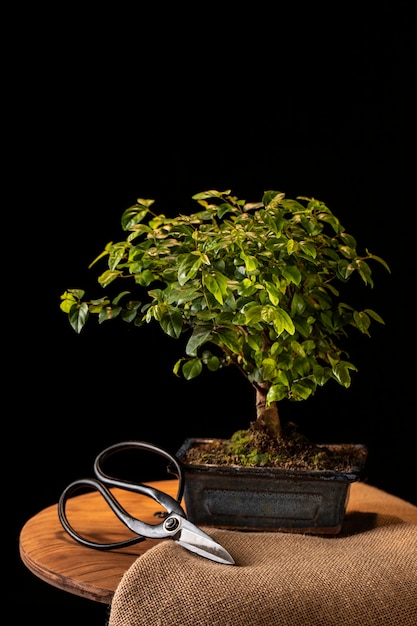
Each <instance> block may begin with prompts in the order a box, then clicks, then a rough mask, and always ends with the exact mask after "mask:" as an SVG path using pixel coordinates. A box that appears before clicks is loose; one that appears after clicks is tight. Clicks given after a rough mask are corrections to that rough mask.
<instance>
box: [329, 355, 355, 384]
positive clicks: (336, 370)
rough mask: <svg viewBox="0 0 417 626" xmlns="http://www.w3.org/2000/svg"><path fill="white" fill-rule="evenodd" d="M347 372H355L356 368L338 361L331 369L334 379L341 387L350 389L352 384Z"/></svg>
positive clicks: (345, 362)
mask: <svg viewBox="0 0 417 626" xmlns="http://www.w3.org/2000/svg"><path fill="white" fill-rule="evenodd" d="M349 370H354V371H357V368H356V367H355V366H354V365H352V363H348V362H347V361H339V363H337V364H336V365H335V366H334V367H333V369H332V372H333V375H334V377H335V379H336V380H337V382H338V383H339V384H340V385H343V387H350V384H351V382H352V381H351V378H350V373H349Z"/></svg>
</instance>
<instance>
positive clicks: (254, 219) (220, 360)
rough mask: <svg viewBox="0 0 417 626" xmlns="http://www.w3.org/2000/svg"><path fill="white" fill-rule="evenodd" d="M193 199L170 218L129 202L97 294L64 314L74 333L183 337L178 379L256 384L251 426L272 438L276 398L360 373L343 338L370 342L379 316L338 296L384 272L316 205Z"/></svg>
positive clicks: (76, 295) (295, 396) (305, 394)
mask: <svg viewBox="0 0 417 626" xmlns="http://www.w3.org/2000/svg"><path fill="white" fill-rule="evenodd" d="M193 200H195V201H196V202H197V203H198V205H199V210H198V211H197V212H195V213H192V214H188V215H185V214H184V215H183V214H178V215H177V216H176V217H173V218H171V217H166V216H165V215H159V214H157V213H155V212H154V211H153V204H154V200H144V199H138V200H137V203H136V204H135V205H133V206H131V207H130V208H128V209H127V210H126V211H125V212H124V213H123V215H122V228H123V230H124V231H126V233H127V235H126V238H125V240H123V241H119V242H117V243H113V242H111V243H108V244H107V245H106V247H105V249H104V251H103V252H102V253H101V254H100V255H99V256H98V257H97V258H96V259H95V260H94V261H93V263H92V264H91V266H92V265H95V264H96V263H97V262H98V261H99V260H100V259H102V258H103V257H105V258H106V259H107V267H106V269H105V271H104V272H102V273H101V274H100V275H99V276H98V283H99V284H100V285H101V287H102V288H103V290H104V295H101V296H100V297H98V298H95V299H87V298H86V296H85V292H84V290H82V289H68V290H67V291H65V293H64V294H63V295H62V296H61V309H62V310H63V311H64V312H65V313H67V314H68V316H69V321H70V323H71V325H72V327H73V328H74V330H75V331H76V332H77V333H80V332H81V331H82V329H83V328H84V326H85V324H86V323H87V320H88V319H89V318H90V317H91V316H97V318H98V322H99V323H100V324H101V323H104V322H107V321H109V320H116V319H120V320H123V321H124V322H127V323H130V324H134V325H135V326H137V327H142V326H145V325H146V324H149V323H151V322H152V323H154V322H156V323H157V324H159V325H160V327H161V328H162V330H163V331H164V332H165V333H166V334H167V335H169V336H170V337H173V338H176V339H179V338H183V339H184V346H185V348H184V354H183V356H182V357H181V358H180V359H179V360H178V361H177V362H176V363H175V364H174V366H173V371H174V372H175V374H176V375H178V376H184V377H185V378H186V379H192V378H194V377H196V376H198V375H199V374H200V373H201V372H202V370H203V368H208V370H210V371H216V370H218V369H219V368H221V367H226V366H231V365H233V366H234V367H236V368H238V369H239V370H240V372H241V373H242V374H243V376H244V377H245V378H246V379H247V381H248V382H249V383H250V384H251V385H252V386H253V388H254V392H255V393H254V397H255V398H256V419H255V420H254V422H253V424H252V425H253V426H254V427H255V429H256V430H257V431H259V432H262V433H264V434H266V435H267V436H268V437H269V438H270V437H272V438H273V439H275V440H280V439H282V438H283V437H284V428H283V423H282V421H281V419H280V414H279V411H278V404H279V402H280V401H281V400H283V399H288V400H291V401H302V400H306V399H307V398H309V397H310V396H312V395H313V394H314V393H315V392H316V389H317V388H318V387H323V386H324V385H325V384H326V383H328V382H329V381H331V380H332V381H335V382H336V383H338V384H340V385H342V386H344V387H349V386H350V384H351V375H350V374H351V372H352V371H354V370H356V369H357V368H356V367H355V365H354V364H353V363H351V362H350V361H349V356H348V354H347V353H346V352H345V350H344V348H343V347H342V344H343V341H344V340H345V337H346V336H348V334H349V333H350V332H351V331H353V330H355V332H356V331H359V332H360V333H364V334H365V335H370V326H371V323H372V322H374V321H375V322H378V323H381V324H382V323H383V320H382V318H381V317H380V316H379V315H378V313H376V312H375V311H373V310H372V309H369V308H366V309H363V310H357V309H356V308H355V306H353V304H349V303H348V302H346V301H345V299H344V298H342V296H341V290H342V288H343V287H345V285H346V283H348V282H349V281H350V280H351V279H352V277H354V276H357V277H359V281H360V282H361V283H363V284H364V285H366V286H369V287H373V280H372V270H371V265H370V262H372V263H374V262H376V263H379V264H382V265H383V266H384V267H385V268H386V269H387V270H388V271H389V267H388V265H387V263H386V262H385V261H384V260H383V259H382V258H380V257H378V256H375V255H374V254H372V253H371V252H369V251H368V250H366V251H365V253H363V254H359V253H358V252H357V246H356V241H355V239H354V237H353V236H352V235H350V234H348V233H347V232H346V231H345V230H344V228H343V226H342V225H341V223H340V222H339V220H338V218H337V217H336V216H335V215H334V214H333V213H332V211H331V210H330V209H329V208H328V207H327V206H326V205H325V204H324V203H323V202H321V201H319V200H316V199H314V198H304V197H299V198H297V199H295V200H293V199H288V198H286V197H285V194H284V193H280V192H278V191H266V192H265V193H264V195H263V198H262V201H261V202H256V203H246V202H245V201H244V200H241V199H239V198H237V197H235V196H234V195H231V192H230V191H215V190H214V191H205V192H202V193H198V194H196V195H194V196H193ZM91 266H90V267H91ZM116 285H117V286H118V287H119V290H116V291H114V289H115V286H116ZM254 416H255V407H254Z"/></svg>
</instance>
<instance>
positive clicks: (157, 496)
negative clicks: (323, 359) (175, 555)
mask: <svg viewBox="0 0 417 626" xmlns="http://www.w3.org/2000/svg"><path fill="white" fill-rule="evenodd" d="M131 449H138V450H147V451H149V452H153V453H155V454H158V455H159V456H162V457H164V458H166V459H167V460H168V461H169V462H170V463H171V464H172V465H173V466H174V468H175V471H173V469H172V468H171V466H168V471H169V472H170V473H171V474H174V475H175V476H177V478H178V490H177V495H176V498H175V500H176V501H177V502H178V503H180V502H181V500H182V496H183V493H184V475H183V470H182V468H181V465H180V464H179V462H178V459H177V458H176V457H175V456H172V455H171V454H170V453H169V452H167V451H166V450H164V449H163V448H159V447H158V446H155V445H154V444H152V443H147V442H146V441H134V440H133V441H121V442H120V443H115V444H113V445H112V446H109V447H108V448H106V449H105V450H103V451H102V452H100V454H98V455H97V457H96V459H95V461H94V473H95V475H96V476H97V478H98V479H99V480H101V481H102V482H104V483H106V485H108V486H111V487H119V488H120V489H127V490H128V491H133V492H137V493H142V494H144V495H148V496H149V497H151V498H153V499H154V500H156V501H157V502H158V503H159V504H160V505H161V506H163V507H164V508H165V509H166V510H167V511H169V512H171V511H170V510H169V509H170V504H171V499H172V498H171V497H170V496H167V494H165V493H163V492H161V491H159V490H158V489H155V488H153V487H149V486H147V485H144V484H142V483H132V482H131V481H128V480H122V479H119V478H115V477H114V476H109V475H108V474H106V473H105V472H104V471H103V469H102V465H103V463H104V462H105V460H106V459H108V458H109V457H110V456H113V455H114V454H116V453H118V452H123V450H131ZM173 510H176V512H177V513H180V514H181V511H180V510H178V509H176V507H174V509H173ZM182 514H184V513H182ZM184 515H185V514H184Z"/></svg>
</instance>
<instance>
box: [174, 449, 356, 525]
mask: <svg viewBox="0 0 417 626" xmlns="http://www.w3.org/2000/svg"><path fill="white" fill-rule="evenodd" d="M210 441H213V440H211V439H198V438H194V439H187V440H186V441H185V442H184V443H183V445H182V446H181V448H180V449H179V450H178V452H177V453H176V457H177V459H178V460H179V462H180V463H181V466H182V469H183V472H184V479H185V488H184V504H185V508H186V511H187V516H188V518H189V519H190V521H192V522H193V523H195V524H197V525H201V526H212V527H217V528H226V529H240V530H258V531H259V530H264V531H283V532H298V533H314V534H331V535H334V534H338V533H339V532H340V530H341V528H342V523H343V519H344V516H345V513H346V506H347V502H348V498H349V491H350V485H351V483H353V482H355V481H357V480H359V479H360V477H361V474H362V472H363V469H364V465H365V461H366V454H367V450H366V447H365V446H363V445H360V444H357V445H356V446H355V447H357V448H358V449H359V450H360V451H361V464H360V465H358V466H357V467H355V468H353V469H352V471H350V472H349V473H346V472H339V471H328V470H325V471H323V470H317V471H304V470H282V469H277V468H268V467H241V466H237V465H233V466H225V465H204V464H194V463H192V464H191V463H187V462H186V461H185V455H186V452H187V450H188V449H189V448H190V447H192V446H193V445H196V444H199V443H207V442H210ZM327 447H332V448H333V449H335V448H336V449H337V447H338V444H334V445H332V446H329V445H327Z"/></svg>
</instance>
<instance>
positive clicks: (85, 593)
mask: <svg viewBox="0 0 417 626" xmlns="http://www.w3.org/2000/svg"><path fill="white" fill-rule="evenodd" d="M147 484H149V485H152V486H155V487H157V488H158V489H160V490H161V491H164V492H166V493H169V494H170V495H172V496H173V497H176V495H177V487H178V482H177V480H160V481H154V482H149V483H147ZM112 492H113V494H114V495H115V497H116V498H117V499H118V500H119V501H120V503H121V504H122V506H123V507H124V508H125V509H126V510H127V511H128V512H129V513H130V514H131V515H133V516H135V517H137V518H138V519H140V520H142V521H144V522H147V523H149V524H158V523H160V522H161V519H160V518H158V517H156V516H155V513H157V512H159V511H163V510H164V509H163V507H161V506H160V505H158V504H157V503H156V502H154V501H153V500H152V499H150V498H148V497H146V496H141V495H138V494H134V493H130V492H128V491H122V490H120V489H112ZM67 517H68V521H69V522H70V524H71V525H72V526H73V527H74V528H75V529H76V530H77V532H79V533H80V534H82V535H83V536H84V537H86V538H88V539H89V540H92V541H96V542H103V543H108V542H114V541H122V540H124V539H127V538H129V537H131V536H132V535H133V533H132V532H131V531H130V530H129V529H128V528H126V526H124V525H123V524H122V523H121V522H119V520H118V519H117V518H116V516H115V515H114V513H112V511H111V510H110V509H109V507H108V506H107V505H106V504H105V502H104V500H103V498H102V497H101V496H100V494H98V493H97V492H91V493H83V494H82V495H78V496H75V497H73V498H70V499H69V500H68V503H67ZM159 541H160V540H155V539H152V540H151V539H146V540H145V541H142V542H140V543H137V544H135V545H133V546H128V547H125V548H121V549H118V550H110V551H100V550H95V549H93V548H88V547H86V546H83V545H81V544H79V543H77V542H76V541H75V540H74V539H72V537H70V536H69V535H68V533H67V532H66V531H65V530H64V528H63V527H62V525H61V522H60V521H59V518H58V506H57V504H54V505H52V506H50V507H48V508H46V509H44V510H42V511H40V512H39V513H38V514H37V515H35V516H34V517H32V518H31V519H30V520H29V521H28V522H26V524H25V525H24V526H23V528H22V531H21V533H20V537H19V551H20V556H21V559H22V561H23V563H24V564H25V565H26V567H27V568H28V569H29V570H30V571H31V572H32V573H33V574H35V576H37V577H38V578H40V579H42V580H43V581H45V582H47V583H49V584H50V585H53V586H54V587H58V588H59V589H62V590H64V591H67V592H69V593H73V594H75V595H78V596H82V597H85V598H89V599H90V600H94V601H96V602H102V603H105V604H110V603H111V601H112V598H113V594H114V592H115V590H116V587H117V585H118V584H119V582H120V580H121V578H122V576H123V574H124V573H125V572H126V571H127V570H128V569H129V567H130V566H131V565H132V563H133V562H134V561H135V560H136V559H137V558H138V557H139V556H140V555H142V554H144V552H146V550H148V549H149V548H151V547H152V546H155V545H156V544H157V543H159ZM163 541H169V540H167V539H164V540H163Z"/></svg>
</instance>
